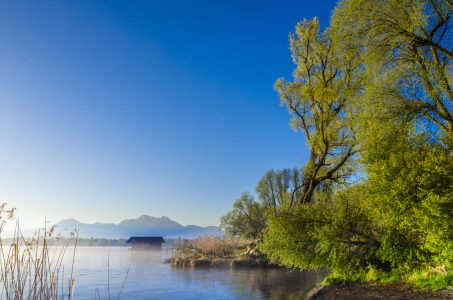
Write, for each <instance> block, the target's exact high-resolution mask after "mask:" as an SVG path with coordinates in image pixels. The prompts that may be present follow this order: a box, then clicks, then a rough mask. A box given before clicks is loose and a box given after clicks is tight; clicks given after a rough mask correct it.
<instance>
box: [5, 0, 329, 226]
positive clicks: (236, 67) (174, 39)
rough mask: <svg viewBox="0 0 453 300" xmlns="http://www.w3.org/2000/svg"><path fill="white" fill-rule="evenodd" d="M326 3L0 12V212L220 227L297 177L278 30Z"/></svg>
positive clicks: (285, 53)
mask: <svg viewBox="0 0 453 300" xmlns="http://www.w3.org/2000/svg"><path fill="white" fill-rule="evenodd" d="M334 6H335V1H322V2H316V1H308V0H301V1H2V2H0V41H1V42H0V202H2V203H3V202H6V203H8V207H16V208H17V209H18V211H17V216H19V219H20V223H21V225H22V227H34V226H38V225H39V224H41V223H42V222H43V220H44V217H45V216H46V217H47V219H48V220H50V221H52V222H57V221H59V220H61V219H65V218H76V219H77V220H79V221H82V222H87V223H94V222H103V223H118V222H120V221H121V220H123V219H127V218H137V217H139V216H141V215H143V214H147V215H151V216H155V217H160V216H168V217H169V218H171V219H173V220H175V221H177V222H179V223H181V224H183V225H188V224H194V225H200V226H207V225H218V224H219V218H220V216H221V215H223V214H225V213H226V212H227V211H228V210H231V209H232V204H233V203H234V201H235V200H236V199H237V198H238V197H239V196H240V195H241V193H242V192H243V191H251V192H254V188H255V186H256V183H257V182H258V180H259V179H260V178H261V176H262V175H263V174H264V173H265V172H266V171H267V170H269V169H271V168H274V169H282V168H292V167H300V166H301V165H302V164H303V162H304V161H305V159H306V158H307V149H306V146H305V145H306V144H305V141H304V139H303V136H302V135H301V134H300V133H296V132H294V131H292V130H291V128H290V127H289V125H288V121H289V115H288V113H287V112H286V110H285V109H284V108H282V107H280V106H279V99H278V96H277V93H276V92H275V91H274V90H273V87H272V85H273V83H274V82H275V80H277V79H278V78H279V77H286V78H288V79H291V73H292V70H293V69H294V65H293V63H292V59H291V56H290V51H289V50H288V46H289V43H288V33H289V32H292V31H294V27H295V25H296V23H297V22H299V21H301V20H303V19H304V18H307V19H310V18H313V17H314V16H317V17H318V18H320V20H321V25H322V26H327V25H328V22H329V16H330V13H331V11H332V10H333V8H334Z"/></svg>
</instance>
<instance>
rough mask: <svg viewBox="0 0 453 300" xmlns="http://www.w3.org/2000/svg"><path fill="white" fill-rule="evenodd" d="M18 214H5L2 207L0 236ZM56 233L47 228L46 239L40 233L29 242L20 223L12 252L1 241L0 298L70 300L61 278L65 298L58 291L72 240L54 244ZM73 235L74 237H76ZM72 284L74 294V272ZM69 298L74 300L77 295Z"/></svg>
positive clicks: (10, 211) (58, 239)
mask: <svg viewBox="0 0 453 300" xmlns="http://www.w3.org/2000/svg"><path fill="white" fill-rule="evenodd" d="M14 210H15V209H14V208H13V209H11V210H9V211H7V210H5V204H3V205H1V206H0V220H1V219H2V220H3V221H1V223H0V233H1V232H2V231H3V229H4V227H5V224H6V222H7V221H10V220H12V219H13V216H14ZM5 215H6V216H5ZM54 229H55V227H52V228H51V229H50V230H49V231H47V228H46V227H45V228H44V235H43V236H42V237H41V232H42V231H41V230H40V231H38V232H36V233H35V235H34V236H33V237H32V238H31V240H30V239H29V240H25V239H24V237H23V235H22V232H21V230H20V227H19V222H18V221H16V227H15V231H14V241H13V243H12V244H11V246H10V247H9V248H8V247H5V246H3V244H2V241H1V238H0V280H1V282H0V287H1V291H0V295H1V296H0V297H1V298H2V299H6V300H9V299H11V300H12V299H14V300H15V299H26V300H38V299H39V300H41V299H50V300H57V299H58V300H60V299H64V297H66V295H65V293H63V277H64V276H63V277H62V278H61V279H62V280H61V282H62V284H61V288H62V290H61V294H59V293H58V289H59V274H60V267H61V266H62V261H63V257H64V253H65V252H66V250H67V248H68V247H69V240H67V242H64V243H62V244H60V243H59V241H60V237H59V235H58V236H57V237H56V238H55V239H53V240H52V239H51V238H52V235H53V233H54ZM70 235H71V236H74V234H72V233H71V234H70ZM49 240H50V243H49ZM40 242H42V246H41V245H40ZM58 247H62V248H60V250H58V249H56V248H58ZM22 250H23V251H22ZM52 253H53V255H52ZM63 275H64V273H63ZM70 280H71V281H72V287H70V290H72V292H74V283H75V281H74V278H72V272H71V278H70ZM67 296H68V299H70V298H71V296H73V295H71V294H68V295H67Z"/></svg>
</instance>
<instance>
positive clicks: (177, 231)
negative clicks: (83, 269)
mask: <svg viewBox="0 0 453 300" xmlns="http://www.w3.org/2000/svg"><path fill="white" fill-rule="evenodd" d="M55 225H57V228H56V229H57V232H62V233H63V232H67V231H64V229H67V230H68V231H73V230H74V229H75V228H77V229H78V230H79V237H81V238H91V237H94V238H107V239H113V238H115V239H118V238H129V237H131V236H163V237H164V238H176V237H183V238H195V237H198V236H200V235H205V234H220V235H223V233H224V232H223V231H219V230H218V229H217V227H216V226H208V227H200V226H195V225H187V226H183V225H181V224H179V223H177V222H175V221H173V220H170V219H169V218H167V217H161V218H155V217H151V216H147V215H143V216H141V217H139V218H138V219H129V220H123V221H121V222H120V223H119V224H114V223H94V224H87V223H81V222H79V221H77V220H76V219H66V220H62V221H60V222H58V223H56V224H55ZM23 233H24V235H27V236H28V235H30V233H31V231H30V230H26V231H24V232H23ZM2 236H3V237H5V236H4V235H3V234H2Z"/></svg>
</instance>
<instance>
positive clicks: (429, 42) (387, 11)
mask: <svg viewBox="0 0 453 300" xmlns="http://www.w3.org/2000/svg"><path fill="white" fill-rule="evenodd" d="M452 8H453V4H452V1H451V0H435V1H432V0H411V1H401V0H376V1H368V0H344V1H341V2H339V5H338V6H337V8H336V9H335V11H334V13H333V15H332V21H331V24H332V31H334V32H335V35H336V38H337V39H341V40H343V41H346V44H347V45H348V47H349V48H350V49H354V51H356V50H357V49H361V51H362V61H363V64H364V67H365V69H366V71H367V73H368V74H369V75H370V78H371V80H370V81H369V82H368V83H367V93H365V94H366V95H365V97H362V99H361V101H362V105H363V106H364V107H367V108H369V109H370V110H371V112H373V113H374V114H377V115H378V116H379V117H380V118H386V119H393V120H395V119H400V120H403V119H409V120H416V119H419V120H421V121H423V122H424V123H425V124H424V125H425V126H434V127H437V128H438V129H441V130H442V131H444V132H445V133H446V134H447V135H448V136H449V138H450V140H453V117H452V116H453V105H452V104H453V89H452V83H453V82H452V63H453V30H452V28H453V27H452V18H451V13H452Z"/></svg>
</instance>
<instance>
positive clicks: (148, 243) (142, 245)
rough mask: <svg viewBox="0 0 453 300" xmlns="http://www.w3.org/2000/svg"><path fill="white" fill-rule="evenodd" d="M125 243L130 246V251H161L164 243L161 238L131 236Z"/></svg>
mask: <svg viewBox="0 0 453 300" xmlns="http://www.w3.org/2000/svg"><path fill="white" fill-rule="evenodd" d="M126 243H131V244H132V249H131V250H132V251H161V250H162V244H163V243H165V241H164V239H163V238H162V237H161V236H147V237H137V236H133V237H131V238H130V239H128V240H127V242H126Z"/></svg>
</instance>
